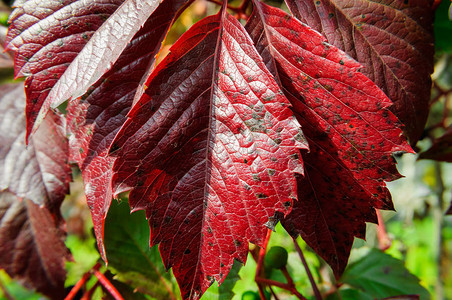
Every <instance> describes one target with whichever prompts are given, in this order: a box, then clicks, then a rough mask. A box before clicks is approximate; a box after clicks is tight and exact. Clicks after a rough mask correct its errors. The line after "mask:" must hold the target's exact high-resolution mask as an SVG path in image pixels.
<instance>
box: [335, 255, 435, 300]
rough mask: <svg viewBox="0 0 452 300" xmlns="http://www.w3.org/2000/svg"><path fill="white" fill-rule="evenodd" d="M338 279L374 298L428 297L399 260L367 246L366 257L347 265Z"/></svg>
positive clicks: (415, 278) (426, 292)
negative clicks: (414, 295) (368, 248)
mask: <svg viewBox="0 0 452 300" xmlns="http://www.w3.org/2000/svg"><path fill="white" fill-rule="evenodd" d="M341 282H342V283H346V284H349V285H350V286H352V287H354V288H357V289H360V290H362V291H364V292H365V293H366V294H369V295H370V296H372V297H374V298H385V297H391V296H399V295H408V294H410V295H413V294H417V295H419V296H420V299H430V295H429V293H428V291H427V290H426V289H425V288H424V287H423V286H421V285H420V284H419V279H418V278H417V277H416V276H414V275H412V274H411V273H410V272H409V271H408V270H407V269H406V268H405V266H404V265H403V262H402V261H400V260H398V259H395V258H393V257H392V256H390V255H388V254H386V253H383V252H381V251H380V250H377V249H370V250H369V252H368V254H367V255H366V256H365V257H363V258H362V259H360V260H358V261H356V262H355V263H352V264H350V265H349V267H348V268H347V270H346V271H345V273H344V275H343V276H342V278H341ZM347 299H348V298H347Z"/></svg>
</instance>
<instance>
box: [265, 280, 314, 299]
mask: <svg viewBox="0 0 452 300" xmlns="http://www.w3.org/2000/svg"><path fill="white" fill-rule="evenodd" d="M256 282H260V283H264V284H266V285H274V286H277V287H279V288H282V289H285V290H288V291H289V292H291V293H292V294H294V295H295V296H296V297H297V298H298V299H301V300H307V299H306V298H305V297H304V296H303V295H302V294H300V292H298V291H297V289H296V288H295V286H294V285H293V284H292V285H290V284H288V283H282V282H279V281H276V280H272V279H267V278H262V277H258V278H256ZM261 297H262V296H261ZM263 299H265V298H263Z"/></svg>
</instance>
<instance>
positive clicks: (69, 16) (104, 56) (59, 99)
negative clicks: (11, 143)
mask: <svg viewBox="0 0 452 300" xmlns="http://www.w3.org/2000/svg"><path fill="white" fill-rule="evenodd" d="M159 3H160V1H157V0H151V1H140V0H125V1H124V0H113V1H109V0H102V1H95V0H90V1H88V3H87V2H86V1H74V0H70V1H24V2H21V3H18V8H16V9H15V10H14V12H13V14H12V18H11V21H12V24H11V29H10V32H9V35H8V39H7V43H8V44H7V46H8V48H9V49H11V50H14V51H15V52H16V64H15V69H16V76H17V77H19V76H29V75H32V76H30V77H28V78H27V81H26V93H27V137H28V135H29V134H30V133H31V132H33V131H35V130H36V128H37V127H38V126H39V124H40V122H41V121H42V119H43V118H44V117H45V116H46V114H47V112H48V110H49V109H50V107H53V108H55V107H57V106H58V105H60V104H61V103H63V102H64V101H66V100H67V99H70V98H77V97H79V96H81V95H83V94H84V93H85V92H86V91H87V90H88V88H89V86H90V85H92V84H94V83H95V82H96V81H97V80H98V79H99V78H100V77H101V76H102V75H103V74H104V73H105V72H107V71H108V70H109V69H110V68H111V66H112V65H113V63H114V62H115V61H116V60H117V58H118V57H119V55H120V54H121V53H122V51H123V50H124V48H125V47H126V46H127V44H128V43H129V42H130V40H131V39H132V38H133V36H134V35H135V34H136V33H137V32H138V30H139V29H140V28H141V27H142V26H143V24H144V23H145V21H146V20H147V19H148V17H149V16H150V15H151V14H152V12H153V11H154V10H155V9H156V8H157V6H158V5H159ZM107 18H108V19H107ZM106 20H107V21H106ZM104 21H105V22H104ZM111 45H114V46H111Z"/></svg>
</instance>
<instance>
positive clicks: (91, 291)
mask: <svg viewBox="0 0 452 300" xmlns="http://www.w3.org/2000/svg"><path fill="white" fill-rule="evenodd" d="M99 285H100V283H99V281H97V282H96V283H95V284H94V285H93V286H92V287H91V288H90V289H89V290H87V291H86V293H85V294H83V296H82V298H81V299H80V300H90V299H91V297H92V296H93V294H94V291H95V290H96V289H97V288H98V287H99Z"/></svg>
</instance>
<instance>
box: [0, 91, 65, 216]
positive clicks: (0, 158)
mask: <svg viewBox="0 0 452 300" xmlns="http://www.w3.org/2000/svg"><path fill="white" fill-rule="evenodd" d="M0 91H1V98H0V116H1V118H0V140H1V141H2V145H1V147H0V190H8V191H10V192H11V193H13V194H15V195H16V196H18V197H19V198H27V199H30V200H32V201H33V202H35V203H37V204H39V205H44V204H45V205H46V206H47V208H49V209H50V210H51V211H52V212H55V211H58V210H59V207H60V204H61V202H62V201H63V199H64V196H65V195H66V194H67V193H68V192H69V182H70V180H71V175H70V173H71V169H70V166H69V165H68V160H67V157H68V145H67V139H66V131H65V130H66V124H65V120H64V119H63V118H62V117H61V116H60V115H58V114H50V115H49V117H48V118H46V119H45V121H44V122H43V126H42V130H40V131H39V132H37V134H36V136H35V137H34V138H33V139H31V140H30V143H29V145H28V147H27V146H26V145H25V115H24V113H23V112H24V106H25V99H24V98H25V95H24V90H23V85H22V84H8V85H2V86H0ZM49 145H52V146H51V147H49Z"/></svg>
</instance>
